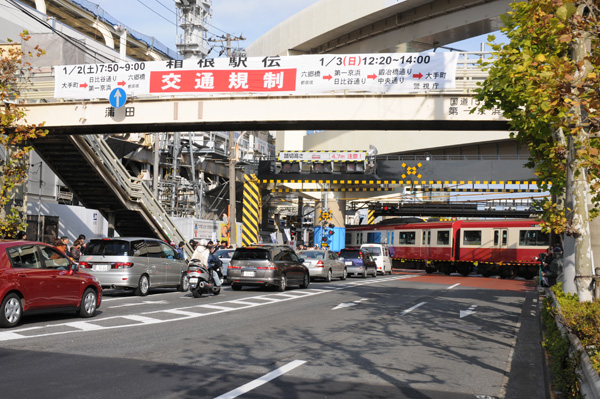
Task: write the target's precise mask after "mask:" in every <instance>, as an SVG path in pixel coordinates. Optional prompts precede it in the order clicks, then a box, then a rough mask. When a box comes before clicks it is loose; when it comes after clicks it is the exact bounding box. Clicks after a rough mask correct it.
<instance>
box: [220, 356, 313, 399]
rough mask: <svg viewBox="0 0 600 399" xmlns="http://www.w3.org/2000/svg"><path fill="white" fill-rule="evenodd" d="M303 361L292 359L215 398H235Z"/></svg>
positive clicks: (299, 364) (301, 363)
mask: <svg viewBox="0 0 600 399" xmlns="http://www.w3.org/2000/svg"><path fill="white" fill-rule="evenodd" d="M304 363H306V360H294V361H293V362H290V363H288V364H286V365H285V366H282V367H280V368H278V369H277V370H273V371H271V372H270V373H268V374H265V375H263V376H262V377H260V378H257V379H256V380H254V381H251V382H249V383H247V384H245V385H242V386H241V387H239V388H236V389H234V390H233V391H229V392H227V393H225V394H223V395H221V396H218V397H216V398H215V399H234V398H237V397H238V396H240V395H243V394H245V393H248V392H250V391H251V390H253V389H256V388H258V387H259V386H261V385H263V384H266V383H267V382H269V381H271V380H274V379H275V378H278V377H281V376H282V375H284V374H285V373H288V372H290V371H292V370H293V369H295V368H296V367H299V366H302V365H303V364H304Z"/></svg>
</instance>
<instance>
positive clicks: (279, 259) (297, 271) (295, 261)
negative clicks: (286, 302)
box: [227, 244, 310, 292]
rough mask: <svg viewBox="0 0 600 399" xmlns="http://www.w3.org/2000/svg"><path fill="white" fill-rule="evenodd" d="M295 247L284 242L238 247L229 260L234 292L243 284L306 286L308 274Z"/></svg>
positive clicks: (229, 271)
mask: <svg viewBox="0 0 600 399" xmlns="http://www.w3.org/2000/svg"><path fill="white" fill-rule="evenodd" d="M303 262H304V259H301V258H299V257H298V255H296V253H295V252H294V250H293V249H292V248H290V247H288V246H287V245H267V244H265V245H254V246H250V247H243V248H237V249H236V250H235V252H234V253H233V256H232V257H231V261H230V262H229V268H228V270H227V281H229V282H230V283H231V288H232V289H233V290H235V291H238V290H241V289H242V287H243V286H245V285H247V286H259V287H276V288H277V290H278V291H281V292H283V291H285V289H286V287H287V286H288V285H299V286H300V288H307V287H308V285H309V284H310V273H309V271H308V268H307V267H306V266H304V265H303V264H302V263H303Z"/></svg>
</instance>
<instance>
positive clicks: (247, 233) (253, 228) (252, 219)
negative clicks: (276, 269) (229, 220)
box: [242, 174, 261, 247]
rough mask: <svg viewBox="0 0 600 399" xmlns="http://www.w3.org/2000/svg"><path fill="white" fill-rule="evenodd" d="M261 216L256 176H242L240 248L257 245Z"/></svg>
mask: <svg viewBox="0 0 600 399" xmlns="http://www.w3.org/2000/svg"><path fill="white" fill-rule="evenodd" d="M260 214H261V196H260V187H259V181H258V179H257V178H256V175H254V174H251V175H244V196H243V210H242V246H244V247H246V246H248V245H250V244H252V243H258V222H259V217H260Z"/></svg>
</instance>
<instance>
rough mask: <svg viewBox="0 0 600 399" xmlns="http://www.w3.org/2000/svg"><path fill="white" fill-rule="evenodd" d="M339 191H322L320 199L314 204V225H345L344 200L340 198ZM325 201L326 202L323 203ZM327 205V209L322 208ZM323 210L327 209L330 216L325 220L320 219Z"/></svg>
mask: <svg viewBox="0 0 600 399" xmlns="http://www.w3.org/2000/svg"><path fill="white" fill-rule="evenodd" d="M340 194H341V193H331V192H326V193H323V197H322V199H321V201H317V202H316V204H315V217H314V218H313V223H314V225H315V226H321V224H322V223H323V224H324V225H328V224H333V225H335V227H346V218H345V215H346V200H342V199H340V198H339V197H340ZM325 203H327V204H325ZM325 207H327V209H324V208H325ZM324 211H328V212H329V215H330V218H328V220H327V221H323V220H320V219H321V215H323V212H324Z"/></svg>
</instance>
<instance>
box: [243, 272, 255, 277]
mask: <svg viewBox="0 0 600 399" xmlns="http://www.w3.org/2000/svg"><path fill="white" fill-rule="evenodd" d="M255 274H256V273H255V272H242V276H244V277H254V275H255Z"/></svg>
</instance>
